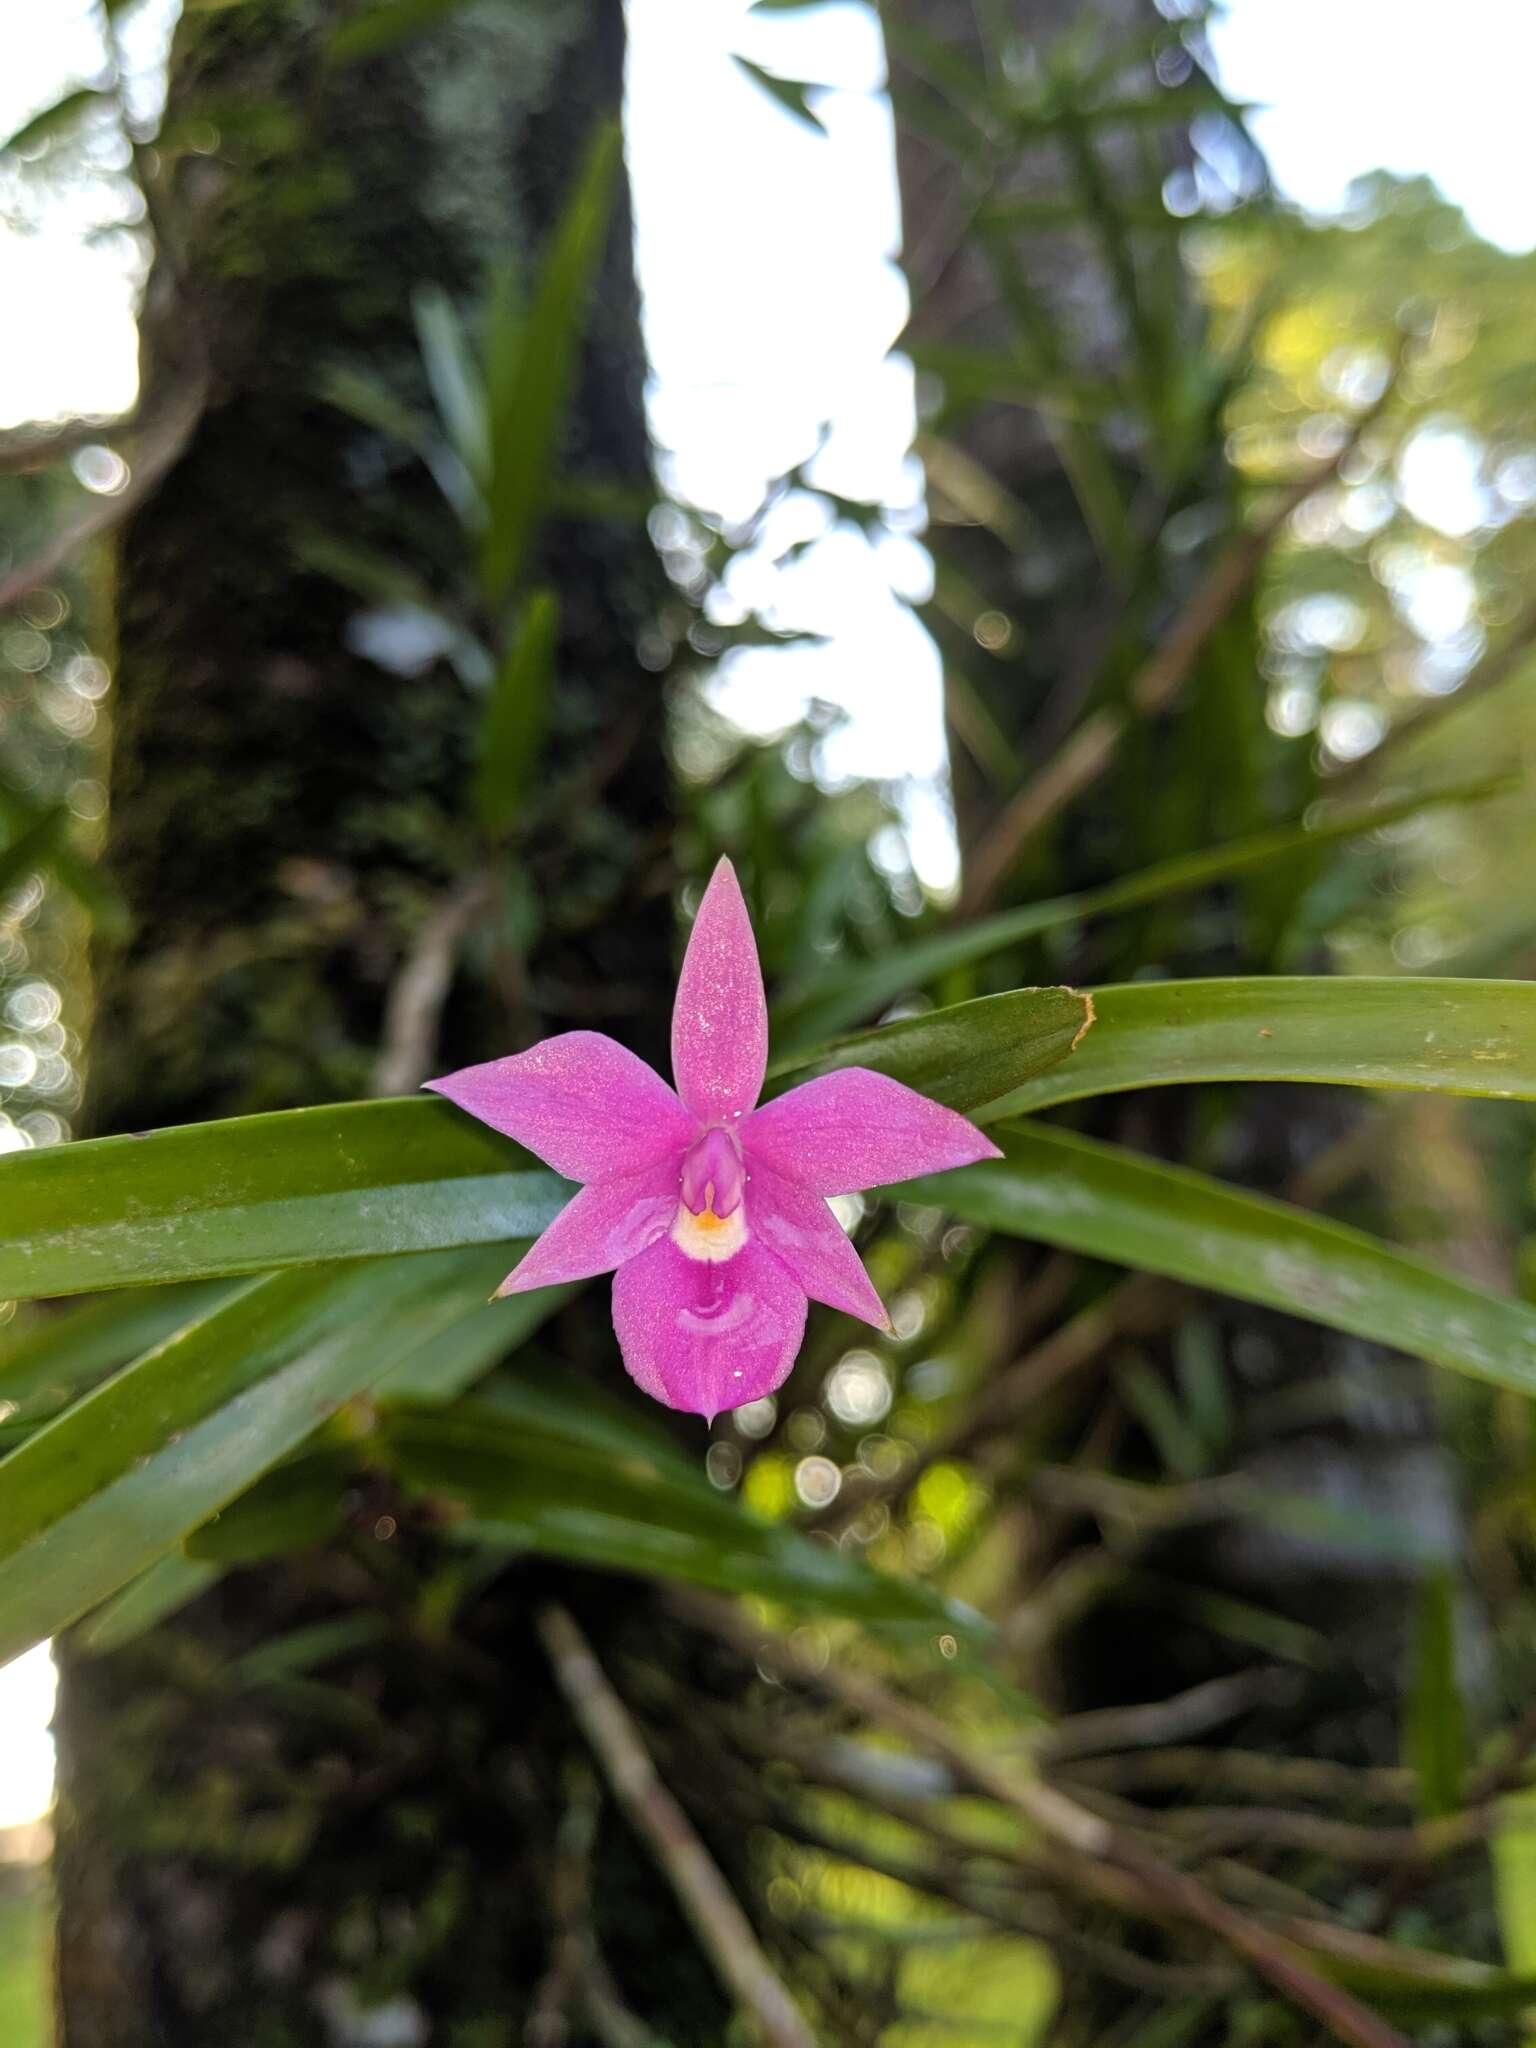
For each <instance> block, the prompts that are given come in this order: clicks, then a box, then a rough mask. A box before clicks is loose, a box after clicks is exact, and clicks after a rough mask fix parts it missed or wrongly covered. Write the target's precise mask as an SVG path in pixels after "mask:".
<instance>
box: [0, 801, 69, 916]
mask: <svg viewBox="0 0 1536 2048" xmlns="http://www.w3.org/2000/svg"><path fill="white" fill-rule="evenodd" d="M68 822H69V813H68V811H66V810H65V808H64V806H63V805H62V804H55V805H54V806H53V808H52V809H51V810H47V811H43V812H41V813H40V814H39V816H38V817H36V818H35V819H34V820H33V821H32V822H31V823H30V824H28V825H26V826H24V827H23V828H22V830H21V831H20V832H19V833H18V834H17V835H16V837H15V838H14V839H13V840H12V841H11V843H10V845H9V846H6V847H0V899H3V898H4V897H5V896H7V895H9V893H10V892H11V890H12V889H17V888H20V886H21V884H22V883H23V882H26V881H30V880H31V878H32V876H33V875H36V874H43V873H46V872H47V870H48V869H49V868H51V867H52V865H53V860H54V855H55V853H56V852H57V850H58V847H59V844H60V842H61V840H62V838H63V835H64V828H65V826H66V825H67V824H68Z"/></svg>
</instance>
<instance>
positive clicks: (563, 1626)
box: [536, 1607, 815, 2048]
mask: <svg viewBox="0 0 1536 2048" xmlns="http://www.w3.org/2000/svg"><path fill="white" fill-rule="evenodd" d="M536 1625H537V1628H538V1631H539V1636H540V1639H541V1641H542V1642H543V1644H544V1648H545V1650H546V1651H547V1653H548V1656H549V1661H550V1665H551V1668H552V1669H553V1671H554V1675H555V1682H556V1683H557V1684H558V1686H559V1687H560V1690H561V1691H562V1692H563V1693H564V1694H565V1697H566V1700H567V1701H568V1703H569V1705H570V1708H571V1712H572V1713H573V1714H574V1715H575V1717H576V1719H577V1722H578V1723H579V1724H580V1727H581V1730H582V1733H583V1734H584V1735H585V1736H586V1738H587V1740H588V1742H589V1743H590V1744H591V1745H592V1750H593V1753H594V1755H595V1756H596V1758H597V1761H598V1764H599V1766H600V1767H601V1769H602V1772H603V1775H604V1777H605V1778H606V1779H607V1780H608V1783H609V1785H610V1786H611V1788H612V1790H613V1795H614V1797H615V1798H616V1799H617V1800H618V1802H619V1804H620V1806H621V1807H623V1809H624V1811H625V1813H626V1814H627V1815H628V1817H629V1820H630V1822H631V1824H632V1825H633V1826H634V1828H635V1830H636V1832H637V1833H638V1834H639V1835H640V1836H641V1838H642V1839H643V1840H644V1841H645V1842H646V1844H647V1845H648V1847H649V1848H650V1849H651V1851H652V1853H653V1854H654V1856H655V1858H656V1860H657V1862H658V1863H659V1864H660V1866H661V1869H662V1871H663V1873H664V1874H665V1876H666V1878H667V1881H668V1882H669V1883H670V1885H671V1886H672V1889H673V1891H674V1892H675V1893H676V1895H677V1900H678V1903H679V1905H680V1906H681V1907H682V1908H683V1911H684V1912H685V1913H686V1914H687V1916H688V1918H689V1920H690V1921H691V1923H692V1925H693V1929H694V1932H695V1933H696V1934H697V1935H698V1937H699V1940H700V1942H701V1943H702V1945H703V1947H704V1949H705V1950H706V1952H707V1953H708V1955H709V1958H710V1960H711V1962H712V1963H713V1964H714V1966H715V1969H716V1970H717V1971H718V1973H719V1976H720V1981H721V1982H722V1984H724V1985H725V1987H726V1989H727V1990H728V1991H729V1992H730V1993H731V1994H732V1996H733V1997H734V1998H735V1999H736V2000H737V2002H738V2003H739V2004H740V2006H741V2008H742V2010H743V2011H744V2012H745V2013H746V2014H748V2015H749V2017H751V2018H752V2019H753V2020H755V2022H756V2025H757V2030H758V2032H759V2034H760V2035H761V2037H762V2039H763V2040H764V2041H765V2042H767V2043H769V2044H771V2048H815V2042H814V2039H813V2037H812V2035H811V2032H810V2029H809V2028H808V2027H807V2026H806V2023H805V2021H804V2020H803V2019H802V2018H801V2016H800V2014H799V2012H798V2011H797V2010H796V2008H795V2006H794V2004H793V2002H792V2001H791V1999H790V1996H789V1993H788V1992H787V1991H786V1990H785V1989H784V1986H783V1985H782V1984H781V1983H780V1982H779V1979H778V1978H777V1976H775V1974H774V1972H773V1969H772V1967H771V1965H770V1964H769V1961H768V1958H767V1957H766V1956H765V1955H764V1954H763V1951H762V1948H761V1947H760V1946H759V1944H758V1939H757V1936H756V1934H755V1933H754V1932H753V1930H752V1926H751V1923H750V1922H749V1920H748V1919H747V1916H746V1914H745V1913H743V1911H742V1910H741V1907H740V1906H739V1905H738V1904H737V1902H736V1899H735V1897H734V1895H733V1894H732V1892H731V1890H730V1888H729V1886H728V1885H727V1884H726V1882H725V1879H724V1878H723V1877H722V1876H721V1874H720V1871H719V1869H718V1868H717V1866H716V1864H715V1862H714V1860H713V1858H712V1857H711V1856H710V1854H709V1851H708V1850H707V1849H706V1848H705V1846H704V1844H703V1843H702V1842H701V1841H700V1839H699V1837H698V1835H697V1834H696V1833H695V1832H694V1829H693V1825H692V1823H691V1822H690V1821H689V1819H688V1817H687V1815H686V1814H685V1813H684V1812H683V1810H682V1808H681V1807H680V1806H679V1805H678V1803H677V1801H676V1800H675V1799H674V1798H673V1796H672V1794H671V1793H670V1792H669V1791H668V1789H667V1787H666V1786H665V1785H664V1784H663V1783H662V1781H661V1778H660V1776H659V1775H658V1774H657V1770H656V1766H655V1764H654V1763H653V1762H652V1761H651V1757H650V1753H649V1751H648V1750H647V1749H646V1747H645V1743H644V1741H643V1740H642V1738H641V1735H640V1731H639V1729H638V1728H637V1727H636V1726H635V1723H634V1721H633V1719H632V1718H631V1716H630V1712H629V1709H628V1708H627V1707H626V1706H625V1705H624V1702H623V1701H622V1700H621V1699H620V1698H619V1696H618V1694H617V1693H616V1692H615V1691H614V1689H613V1687H612V1685H611V1684H610V1683H609V1682H608V1679H607V1678H606V1677H605V1675H604V1673H603V1670H602V1667H601V1666H600V1665H599V1664H598V1661H597V1659H596V1658H595V1657H594V1656H593V1654H592V1651H591V1649H590V1647H589V1646H588V1643H587V1641H586V1638H585V1637H584V1636H583V1635H582V1633H581V1630H580V1629H579V1628H578V1627H577V1625H576V1623H575V1622H574V1621H573V1620H572V1618H571V1616H570V1615H569V1614H568V1613H567V1612H566V1610H565V1609H564V1608H563V1607H546V1608H544V1609H543V1610H542V1611H541V1612H540V1614H539V1616H538V1619H537V1624H536Z"/></svg>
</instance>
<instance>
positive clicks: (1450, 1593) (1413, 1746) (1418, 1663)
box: [1403, 1566, 1467, 1820]
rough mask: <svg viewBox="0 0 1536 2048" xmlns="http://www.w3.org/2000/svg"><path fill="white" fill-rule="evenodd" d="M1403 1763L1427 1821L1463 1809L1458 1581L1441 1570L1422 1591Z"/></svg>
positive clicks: (1463, 1721)
mask: <svg viewBox="0 0 1536 2048" xmlns="http://www.w3.org/2000/svg"><path fill="white" fill-rule="evenodd" d="M1403 1761H1404V1763H1405V1764H1406V1765H1407V1766H1408V1768H1409V1769H1410V1770H1411V1771H1412V1772H1413V1774H1414V1778H1415V1780H1416V1781H1417V1784H1418V1788H1419V1811H1420V1812H1421V1813H1422V1814H1423V1815H1424V1816H1425V1818H1426V1819H1428V1820H1435V1819H1437V1818H1439V1816H1440V1815H1442V1814H1447V1813H1456V1812H1458V1811H1459V1810H1460V1808H1461V1803H1462V1785H1463V1781H1464V1779H1465V1776H1466V1768H1467V1721H1466V1710H1465V1708H1464V1706H1463V1703H1462V1692H1461V1683H1460V1680H1459V1679H1458V1677H1457V1673H1456V1581H1455V1579H1454V1578H1453V1576H1452V1574H1451V1573H1450V1572H1449V1571H1448V1570H1446V1569H1445V1568H1444V1567H1443V1566H1442V1567H1441V1568H1440V1569H1439V1570H1437V1571H1432V1572H1430V1573H1429V1575H1428V1576H1427V1577H1426V1579H1425V1581H1424V1584H1423V1586H1422V1588H1421V1589H1420V1592H1419V1601H1418V1613H1417V1615H1416V1617H1415V1622H1414V1631H1413V1671H1412V1676H1411V1678H1410V1680H1409V1686H1408V1697H1407V1699H1406V1701H1405V1702H1404V1723H1403Z"/></svg>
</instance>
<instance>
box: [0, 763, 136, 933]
mask: <svg viewBox="0 0 1536 2048" xmlns="http://www.w3.org/2000/svg"><path fill="white" fill-rule="evenodd" d="M50 817H51V818H52V819H53V820H54V821H55V829H54V830H53V832H52V834H51V836H50V835H49V834H48V833H47V832H46V831H43V832H42V833H41V834H39V828H40V827H44V826H46V824H47V821H48V820H49V818H50ZM0 824H3V825H4V826H5V828H6V830H7V831H8V832H9V834H10V844H9V845H8V846H7V847H6V848H5V850H4V852H3V853H0V873H4V872H5V870H6V868H7V866H8V864H9V862H10V860H11V858H12V857H13V856H14V857H15V859H16V862H17V866H16V867H15V868H14V869H12V870H11V876H12V879H11V881H8V882H4V883H0V891H3V890H4V889H8V888H10V887H11V886H12V885H13V883H14V882H15V881H17V880H20V879H21V873H20V867H21V863H22V861H23V859H30V860H31V861H32V862H33V863H34V865H35V866H36V867H37V868H39V869H41V870H46V872H48V873H49V874H51V875H52V876H53V879H54V880H55V881H56V882H58V883H59V884H60V886H61V887H63V888H65V889H67V890H68V891H69V893H70V894H71V895H72V896H73V897H74V898H75V900H76V902H77V903H78V904H79V905H80V908H81V909H82V910H83V911H84V912H85V913H86V915H87V916H88V917H89V918H90V920H91V922H92V924H93V926H94V927H95V930H96V934H97V936H98V937H100V938H105V939H120V938H122V937H124V936H125V934H126V933H127V930H128V922H129V920H128V910H127V905H126V904H125V903H124V902H123V899H122V897H121V896H120V895H119V894H118V892H117V890H116V889H114V888H113V886H112V884H111V883H110V882H109V881H108V880H107V879H106V877H105V876H104V875H103V873H102V872H101V870H100V868H98V867H97V866H95V864H94V863H93V862H91V861H88V860H85V859H83V858H82V857H81V856H80V855H79V854H78V853H76V852H75V850H74V849H73V847H72V846H71V845H70V844H69V839H68V833H67V818H66V816H65V814H64V812H63V811H62V810H60V809H55V810H53V811H51V812H45V811H40V810H38V809H37V808H36V806H35V805H33V804H31V803H29V802H28V801H27V799H26V798H25V797H24V796H21V795H20V794H19V793H18V792H17V791H16V790H14V789H8V788H6V787H5V786H4V785H3V784H0ZM33 835H38V836H33ZM29 839H30V842H31V849H32V850H31V853H30V855H26V856H23V854H22V853H21V851H20V849H21V847H22V845H23V843H24V842H26V841H28V840H29ZM39 846H41V849H42V855H41V858H39V857H38V849H39Z"/></svg>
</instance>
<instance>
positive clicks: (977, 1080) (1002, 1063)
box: [768, 988, 1093, 1123]
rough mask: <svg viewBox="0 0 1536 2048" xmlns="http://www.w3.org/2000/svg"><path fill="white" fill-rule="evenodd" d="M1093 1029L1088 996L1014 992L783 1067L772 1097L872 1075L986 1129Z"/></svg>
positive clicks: (929, 1014)
mask: <svg viewBox="0 0 1536 2048" xmlns="http://www.w3.org/2000/svg"><path fill="white" fill-rule="evenodd" d="M1092 1023H1093V1002H1092V999H1091V998H1090V997H1089V996H1087V995H1085V994H1084V993H1083V991H1082V990H1081V989H1075V988H1015V989H1009V990H1008V991H1007V993H1006V994H1004V995H999V996H978V997H977V998H976V999H975V1000H974V1001H973V1002H969V1003H955V1004H954V1005H952V1007H950V1008H949V1009H945V1010H929V1011H926V1012H925V1013H924V1014H923V1015H922V1016H919V1017H902V1018H899V1019H898V1020H897V1022H896V1023H894V1024H882V1025H881V1026H880V1028H879V1029H878V1030H876V1031H861V1032H859V1033H858V1034H857V1035H856V1036H854V1037H851V1038H839V1039H836V1040H835V1041H834V1042H833V1043H832V1044H831V1045H829V1046H826V1047H824V1048H823V1049H822V1050H821V1051H819V1052H817V1053H814V1054H802V1055H800V1056H799V1057H796V1058H792V1059H785V1060H778V1061H776V1062H775V1063H774V1065H773V1066H772V1067H771V1068H770V1070H769V1089H768V1092H769V1093H770V1094H774V1093H778V1092H780V1091H781V1089H782V1088H784V1087H794V1086H796V1085H798V1083H800V1082H801V1081H807V1080H810V1079H811V1078H812V1077H813V1076H814V1075H817V1074H830V1073H834V1072H836V1071H837V1070H838V1069H839V1068H841V1067H873V1068H874V1069H875V1070H876V1072H878V1073H881V1074H889V1075H890V1077H891V1079H892V1080H893V1081H904V1082H905V1083H906V1085H907V1086H908V1087H909V1088H915V1089H916V1090H917V1091H918V1093H919V1094H920V1095H931V1096H932V1097H933V1099H934V1101H935V1102H942V1103H944V1104H946V1105H947V1107H949V1108H950V1109H958V1110H961V1111H963V1112H964V1114H965V1115H966V1116H969V1117H972V1118H974V1119H975V1120H976V1121H978V1122H982V1123H985V1122H987V1121H989V1120H990V1119H991V1118H993V1117H997V1116H1000V1115H1002V1114H1003V1113H1004V1109H1003V1105H1005V1104H1007V1103H1008V1102H1010V1101H1011V1100H1012V1099H1013V1097H1014V1095H1015V1094H1016V1093H1017V1092H1018V1090H1019V1089H1020V1088H1021V1087H1022V1086H1023V1084H1024V1082H1025V1080H1026V1079H1027V1078H1028V1077H1030V1076H1032V1075H1036V1074H1040V1073H1042V1072H1044V1071H1045V1070H1046V1069H1048V1068H1050V1067H1054V1066H1055V1065H1056V1064H1057V1063H1058V1062H1059V1061H1061V1060H1064V1059H1065V1058H1066V1057H1067V1055H1068V1053H1071V1052H1073V1051H1074V1050H1075V1048H1076V1047H1077V1046H1078V1045H1079V1044H1080V1043H1081V1042H1082V1041H1083V1039H1084V1036H1085V1034H1088V1035H1091V1034H1090V1033H1089V1026H1090V1025H1091V1024H1092Z"/></svg>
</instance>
